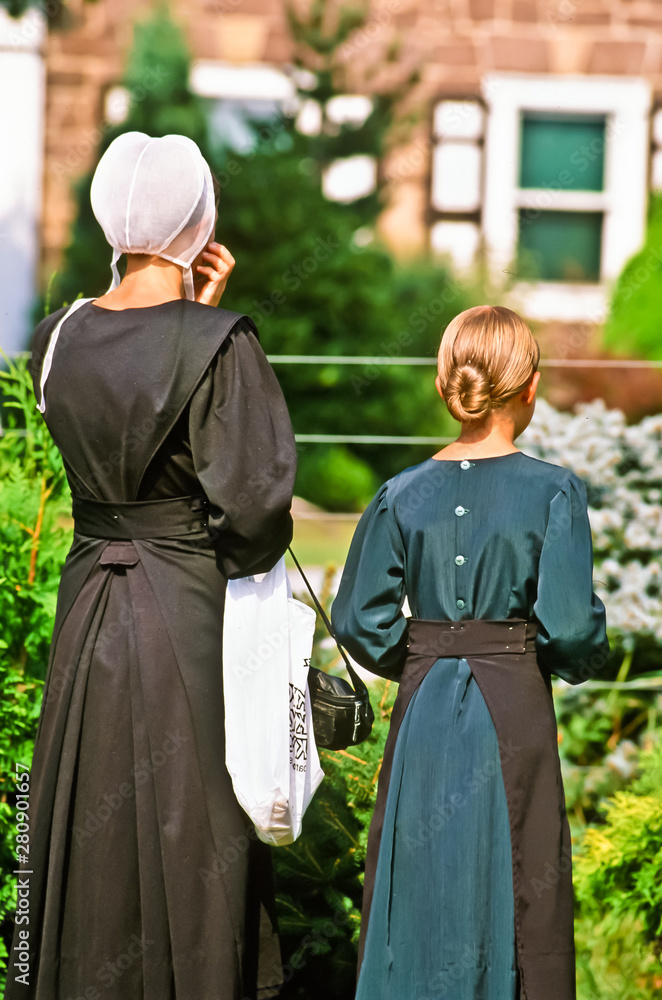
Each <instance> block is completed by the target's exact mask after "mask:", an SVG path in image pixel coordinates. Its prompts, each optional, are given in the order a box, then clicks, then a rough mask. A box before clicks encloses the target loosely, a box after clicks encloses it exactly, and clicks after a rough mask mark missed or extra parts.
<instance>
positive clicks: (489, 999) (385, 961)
mask: <svg viewBox="0 0 662 1000" xmlns="http://www.w3.org/2000/svg"><path fill="white" fill-rule="evenodd" d="M517 995H518V985H517V965H516V954H515V922H514V893H513V876H512V857H511V842H510V828H509V822H508V808H507V802H506V795H505V789H504V784H503V777H502V771H501V763H500V755H499V746H498V741H497V735H496V732H495V729H494V724H493V722H492V719H491V717H490V713H489V711H488V709H487V706H486V704H485V701H484V699H483V696H482V694H481V693H480V690H479V688H478V686H477V684H476V682H475V680H474V679H473V677H472V675H471V672H470V670H469V666H468V663H467V661H466V660H464V659H443V660H438V661H437V663H436V664H435V665H434V666H433V667H432V668H431V669H430V671H429V673H428V674H427V676H426V677H425V679H424V680H423V682H422V683H421V685H420V687H419V688H418V690H417V691H416V692H415V694H414V695H413V697H412V700H411V702H410V704H409V706H408V709H407V712H406V714H405V717H404V719H403V722H402V725H401V728H400V731H399V734H398V738H397V743H396V747H395V754H394V758H393V768H392V773H391V780H390V784H389V790H388V797H387V802H386V811H385V816H384V827H383V832H382V839H381V844H380V851H379V860H378V863H377V871H376V875H375V888H374V896H373V900H372V906H371V910H370V919H369V923H368V930H367V935H366V942H365V953H364V958H363V963H362V965H361V972H360V977H359V984H358V990H357V994H356V1000H442V998H446V1000H516V997H517Z"/></svg>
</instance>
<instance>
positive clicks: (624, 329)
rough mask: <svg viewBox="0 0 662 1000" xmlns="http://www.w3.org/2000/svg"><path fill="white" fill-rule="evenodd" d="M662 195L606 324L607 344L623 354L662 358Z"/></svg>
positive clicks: (653, 206)
mask: <svg viewBox="0 0 662 1000" xmlns="http://www.w3.org/2000/svg"><path fill="white" fill-rule="evenodd" d="M661 309H662V195H660V194H654V195H651V201H650V208H649V219H648V231H647V233H646V241H645V243H644V245H643V247H642V248H641V250H639V252H638V253H636V254H635V255H634V256H633V257H631V258H630V260H629V261H628V262H627V264H626V265H625V267H624V268H623V271H622V272H621V274H620V276H619V278H618V281H617V282H616V285H615V287H614V291H613V294H612V299H611V304H610V308H609V315H608V317H607V322H606V324H605V330H604V343H605V346H607V347H609V348H610V349H611V350H613V351H615V352H616V353H619V354H635V355H637V356H639V357H644V358H650V359H656V360H659V359H660V358H662V340H661V339H660V321H659V316H660V310H661Z"/></svg>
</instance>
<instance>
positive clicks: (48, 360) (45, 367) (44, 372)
mask: <svg viewBox="0 0 662 1000" xmlns="http://www.w3.org/2000/svg"><path fill="white" fill-rule="evenodd" d="M91 301H92V299H76V301H75V302H72V304H71V305H70V306H69V308H68V309H67V311H66V313H65V314H64V316H63V317H62V319H60V320H58V322H57V323H56V325H55V327H54V328H53V331H52V333H51V335H50V339H49V341H48V347H47V348H46V353H45V355H44V361H43V364H42V366H41V378H40V379H39V395H40V397H41V399H40V400H39V402H38V403H37V409H38V410H39V412H40V413H45V412H46V396H45V394H44V393H45V389H46V379H47V378H48V375H49V372H50V370H51V365H52V364H53V354H54V353H55V345H56V344H57V342H58V337H59V336H60V330H61V329H62V326H63V324H64V321H65V320H66V319H68V318H69V317H70V316H71V314H72V313H75V312H76V310H77V309H80V307H81V306H84V305H85V303H86V302H91Z"/></svg>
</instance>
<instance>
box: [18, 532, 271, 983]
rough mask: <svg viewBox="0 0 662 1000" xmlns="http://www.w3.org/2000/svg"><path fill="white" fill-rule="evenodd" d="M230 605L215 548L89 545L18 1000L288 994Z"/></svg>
mask: <svg viewBox="0 0 662 1000" xmlns="http://www.w3.org/2000/svg"><path fill="white" fill-rule="evenodd" d="M78 584H80V586H78ZM224 591H225V581H224V579H223V577H222V576H221V574H220V573H219V572H218V570H217V567H216V563H215V558H214V552H213V549H212V548H211V545H210V543H209V540H208V536H207V535H206V532H205V533H204V534H203V533H200V534H199V535H197V536H195V535H194V536H191V537H188V538H182V539H175V538H173V539H153V540H146V539H141V540H133V541H114V542H112V541H111V542H108V541H104V540H102V539H96V538H85V537H83V536H80V535H77V536H76V540H75V544H74V547H73V549H72V553H71V555H70V557H69V560H68V564H67V566H66V567H65V571H64V575H63V586H62V589H61V597H60V606H59V608H58V622H57V623H56V638H55V641H54V644H53V651H52V659H51V667H50V672H49V676H48V679H47V687H46V692H45V698H44V708H43V714H42V718H41V722H40V730H39V734H38V738H37V744H36V750H35V757H34V761H33V767H32V787H31V798H30V807H31V812H32V813H33V814H34V816H35V817H39V823H38V825H37V826H35V827H34V830H33V837H32V844H31V853H30V864H29V870H30V871H31V872H32V874H30V876H29V878H30V890H31V891H30V906H31V912H30V934H31V941H30V943H31V951H32V957H31V963H30V965H31V968H30V976H29V985H27V987H26V985H25V984H24V983H17V982H16V981H15V980H14V978H13V976H12V973H11V970H10V977H9V978H8V987H7V993H6V996H7V998H10V1000H14V998H17V997H21V998H23V1000H27V998H29V1000H32V998H35V1000H68V998H70V997H71V998H72V1000H73V998H79V997H83V998H85V1000H88V998H92V1000H99V998H101V997H102V998H103V1000H170V998H175V997H176V998H177V1000H244V998H246V997H247V998H253V997H255V996H261V997H267V996H272V995H275V993H274V992H272V991H271V990H270V989H268V986H269V984H276V983H278V982H279V980H280V962H279V952H278V944H277V937H276V935H275V932H274V930H273V923H272V921H273V918H274V914H273V913H268V912H267V908H265V907H261V905H260V899H259V896H260V894H261V893H262V894H264V896H265V897H266V898H267V899H268V898H269V895H270V890H272V886H271V871H270V855H269V849H268V848H267V847H266V845H264V844H261V843H260V842H259V841H257V838H256V835H255V832H254V829H253V827H252V825H251V824H250V822H249V820H248V819H247V817H246V815H245V814H244V813H243V811H242V810H241V808H240V806H239V805H238V803H237V801H236V798H235V796H234V793H233V790H232V783H231V780H230V777H229V775H228V773H227V770H226V768H225V763H224V761H225V748H224V718H223V690H222V669H221V648H222V647H221V642H222V618H223V599H224ZM70 592H75V594H76V596H75V599H74V600H73V603H72V604H71V606H70V607H67V606H66V605H67V595H68V594H69V593H70ZM26 868H27V866H26ZM271 899H273V896H271ZM260 937H261V948H259V947H258V942H259V941H260ZM37 945H39V949H38V954H35V948H36V946H37ZM258 954H259V960H260V961H261V968H260V970H259V973H258ZM258 974H259V977H260V980H261V986H262V990H261V991H260V992H258V990H257V980H258Z"/></svg>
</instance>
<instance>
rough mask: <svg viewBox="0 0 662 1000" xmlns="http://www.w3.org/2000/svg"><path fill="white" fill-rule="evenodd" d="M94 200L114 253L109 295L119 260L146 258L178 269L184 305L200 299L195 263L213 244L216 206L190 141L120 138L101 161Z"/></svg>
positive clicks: (134, 134) (128, 134)
mask: <svg viewBox="0 0 662 1000" xmlns="http://www.w3.org/2000/svg"><path fill="white" fill-rule="evenodd" d="M90 198H91V202H92V210H93V212H94V214H95V216H96V218H97V221H98V223H99V225H100V226H101V228H102V229H103V231H104V234H105V236H106V239H107V240H108V242H109V243H110V245H111V247H113V250H114V253H113V261H112V265H111V267H112V271H113V280H112V283H111V286H110V288H111V289H112V288H116V287H117V285H118V284H119V273H118V271H117V260H118V258H119V257H120V255H121V254H123V253H147V254H156V255H157V256H159V257H164V258H165V259H166V260H169V261H172V262H173V263H174V264H180V265H181V267H182V268H183V269H184V286H185V289H186V295H187V298H189V299H193V298H194V297H195V296H194V289H193V274H192V271H191V264H192V263H193V261H194V260H195V258H196V257H197V256H198V254H199V253H200V251H201V250H203V249H204V247H205V246H206V245H207V243H208V242H209V240H210V239H211V236H212V233H213V231H214V222H215V217H216V205H215V199H214V186H213V182H212V176H211V171H210V169H209V166H208V164H207V162H206V161H205V159H204V157H203V156H202V154H201V152H200V150H199V149H198V147H197V145H196V144H195V143H194V142H193V140H192V139H188V138H187V137H186V136H183V135H165V136H163V137H162V138H159V139H153V138H151V137H150V136H148V135H145V133H144V132H125V133H124V135H120V136H118V137H117V139H114V140H113V142H111V144H110V146H109V147H108V149H107V150H106V152H105V153H104V154H103V156H102V157H101V160H100V161H99V165H98V166H97V169H96V171H95V173H94V177H93V179H92V189H91V192H90Z"/></svg>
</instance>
